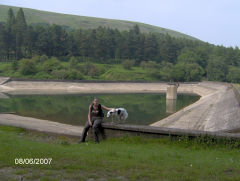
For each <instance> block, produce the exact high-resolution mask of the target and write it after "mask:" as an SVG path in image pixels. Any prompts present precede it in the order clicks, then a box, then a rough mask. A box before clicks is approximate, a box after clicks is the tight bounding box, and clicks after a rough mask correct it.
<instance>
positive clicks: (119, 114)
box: [107, 108, 128, 122]
mask: <svg viewBox="0 0 240 181" xmlns="http://www.w3.org/2000/svg"><path fill="white" fill-rule="evenodd" d="M110 116H112V118H113V116H115V117H116V118H117V119H118V121H119V122H120V121H121V122H124V121H125V120H126V119H127V118H128V113H127V111H126V109H124V108H117V109H116V111H115V112H113V109H112V110H110V111H108V113H107V117H108V118H109V117H110ZM112 122H113V120H112Z"/></svg>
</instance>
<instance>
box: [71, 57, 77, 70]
mask: <svg viewBox="0 0 240 181" xmlns="http://www.w3.org/2000/svg"><path fill="white" fill-rule="evenodd" d="M77 65H78V60H77V59H76V58H75V57H71V59H70V61H69V67H70V68H77Z"/></svg>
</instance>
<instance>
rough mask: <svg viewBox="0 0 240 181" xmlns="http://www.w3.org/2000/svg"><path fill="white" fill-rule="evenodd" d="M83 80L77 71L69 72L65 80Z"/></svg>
mask: <svg viewBox="0 0 240 181" xmlns="http://www.w3.org/2000/svg"><path fill="white" fill-rule="evenodd" d="M83 78H84V77H83V75H82V73H81V72H79V71H77V70H70V71H69V72H68V75H67V79H70V80H82V79H83Z"/></svg>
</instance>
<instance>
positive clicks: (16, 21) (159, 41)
mask: <svg viewBox="0 0 240 181" xmlns="http://www.w3.org/2000/svg"><path fill="white" fill-rule="evenodd" d="M35 55H46V56H47V57H57V58H58V59H59V60H62V61H69V60H70V59H71V57H76V58H77V60H78V61H80V62H81V61H90V62H96V63H108V64H120V63H122V64H123V65H124V67H126V68H129V67H130V66H141V67H142V68H143V69H145V70H148V72H149V73H150V74H152V76H155V77H157V78H158V79H159V80H171V79H172V80H175V81H199V80H202V79H205V80H213V81H230V82H240V50H239V48H238V47H235V48H233V47H229V48H226V47H223V46H215V45H211V44H209V43H205V42H201V41H198V40H188V39H184V38H174V37H171V36H169V35H167V34H159V33H142V32H141V31H140V28H139V27H138V26H137V25H135V26H134V27H133V28H132V29H130V30H129V31H119V30H117V29H111V28H106V27H98V28H96V29H88V30H84V29H78V30H69V29H66V28H65V27H63V26H59V25H55V24H53V25H27V23H26V20H25V16H24V12H23V10H22V9H21V8H20V9H19V10H18V12H17V14H16V16H15V15H14V13H13V11H12V9H11V8H10V9H9V10H8V16H7V21H6V23H4V22H2V23H0V61H2V62H9V61H19V60H21V59H23V58H28V59H31V58H32V57H33V56H35Z"/></svg>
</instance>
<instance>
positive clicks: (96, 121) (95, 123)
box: [81, 117, 105, 143]
mask: <svg viewBox="0 0 240 181" xmlns="http://www.w3.org/2000/svg"><path fill="white" fill-rule="evenodd" d="M102 120H103V118H101V117H99V118H98V117H96V118H92V132H93V136H94V141H95V142H96V143H98V142H99V140H98V131H100V132H101V134H102V136H103V138H104V137H105V135H104V131H103V128H102V126H101V123H102ZM89 128H90V125H89V122H88V121H87V122H86V124H85V126H84V129H83V132H82V138H81V142H85V139H86V137H87V132H88V130H89Z"/></svg>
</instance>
